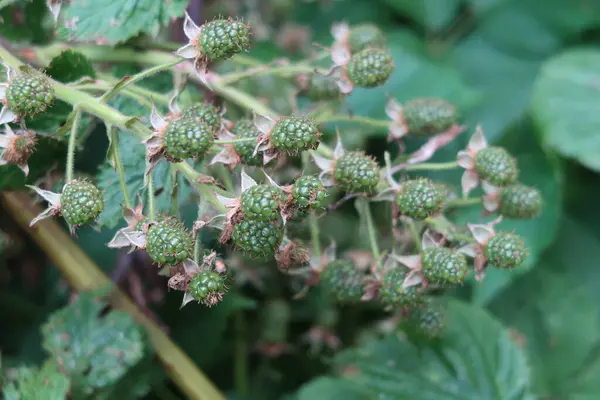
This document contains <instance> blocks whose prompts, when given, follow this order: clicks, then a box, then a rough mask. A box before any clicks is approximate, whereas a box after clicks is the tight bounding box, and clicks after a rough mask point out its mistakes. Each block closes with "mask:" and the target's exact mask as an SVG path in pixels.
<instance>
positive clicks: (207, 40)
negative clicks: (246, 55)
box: [198, 19, 250, 61]
mask: <svg viewBox="0 0 600 400" xmlns="http://www.w3.org/2000/svg"><path fill="white" fill-rule="evenodd" d="M198 45H199V47H200V52H201V53H202V55H203V56H204V57H206V58H207V59H208V60H209V61H216V60H226V59H228V58H231V57H233V56H234V55H236V54H237V53H241V52H242V51H247V50H248V48H249V47H250V28H249V27H248V25H246V24H244V23H243V22H242V21H234V20H232V19H228V20H225V19H217V20H214V21H211V22H207V23H206V24H204V25H203V26H202V31H201V33H200V38H199V40H198Z"/></svg>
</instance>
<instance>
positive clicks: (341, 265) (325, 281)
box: [320, 260, 364, 303]
mask: <svg viewBox="0 0 600 400" xmlns="http://www.w3.org/2000/svg"><path fill="white" fill-rule="evenodd" d="M363 279H364V274H363V273H362V272H361V271H360V270H359V269H358V268H356V266H355V265H354V264H353V263H352V262H350V261H347V260H336V261H333V262H330V263H329V264H327V265H326V266H325V269H324V270H323V271H322V272H321V276H320V280H321V284H322V285H323V288H324V289H325V290H326V291H327V292H328V293H329V294H330V295H331V296H332V297H333V298H335V299H336V300H337V301H338V302H340V303H344V302H356V301H359V300H360V298H361V297H362V295H363V286H364V283H363Z"/></svg>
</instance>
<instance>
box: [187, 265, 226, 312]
mask: <svg viewBox="0 0 600 400" xmlns="http://www.w3.org/2000/svg"><path fill="white" fill-rule="evenodd" d="M225 290H226V288H225V279H224V277H223V276H222V275H221V274H219V273H217V272H213V271H200V272H198V273H197V274H196V275H194V277H193V278H192V280H191V281H190V284H189V286H188V292H189V294H191V295H192V297H193V298H194V300H196V301H199V302H200V303H203V304H205V305H208V306H212V305H214V304H216V303H218V302H219V301H220V300H221V298H222V296H223V293H225Z"/></svg>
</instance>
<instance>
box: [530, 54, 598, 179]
mask: <svg viewBox="0 0 600 400" xmlns="http://www.w3.org/2000/svg"><path fill="white" fill-rule="evenodd" d="M599 81H600V51H597V50H592V49H578V50H570V51H567V52H565V53H562V54H560V55H558V56H556V57H554V58H552V59H550V60H548V61H547V62H546V63H545V64H544V66H543V68H542V70H541V72H540V74H539V76H538V78H537V79H536V82H535V87H534V91H533V96H532V103H531V107H532V111H533V116H534V118H535V120H536V122H537V125H538V126H539V128H540V130H541V133H542V139H543V141H544V143H546V144H547V145H549V146H551V147H552V148H554V149H556V150H557V151H558V152H559V153H561V154H562V155H564V156H565V157H569V158H574V159H576V160H577V161H579V162H580V163H582V164H583V165H585V166H586V167H588V168H591V169H593V170H596V171H600V158H599V157H598V152H599V151H600V142H598V131H600V115H599V114H598V113H597V110H598V108H599V107H600V95H599V93H600V92H599V90H598V82H599Z"/></svg>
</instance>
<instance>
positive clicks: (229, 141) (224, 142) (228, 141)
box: [214, 137, 256, 144]
mask: <svg viewBox="0 0 600 400" xmlns="http://www.w3.org/2000/svg"><path fill="white" fill-rule="evenodd" d="M249 142H256V138H255V137H249V138H241V139H232V140H215V141H214V143H215V144H235V143H249Z"/></svg>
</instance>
